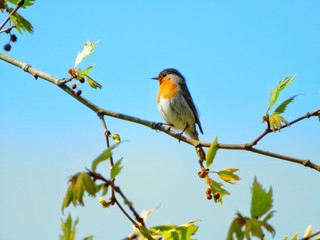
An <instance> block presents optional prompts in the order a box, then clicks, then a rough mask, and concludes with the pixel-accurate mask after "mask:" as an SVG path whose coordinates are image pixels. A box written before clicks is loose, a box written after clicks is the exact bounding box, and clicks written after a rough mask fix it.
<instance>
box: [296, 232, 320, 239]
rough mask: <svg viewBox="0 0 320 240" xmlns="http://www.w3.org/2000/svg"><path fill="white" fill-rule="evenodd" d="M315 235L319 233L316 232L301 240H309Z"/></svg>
mask: <svg viewBox="0 0 320 240" xmlns="http://www.w3.org/2000/svg"><path fill="white" fill-rule="evenodd" d="M317 235H320V231H317V232H314V233H311V234H310V235H308V236H306V237H303V238H302V239H301V240H309V239H311V238H313V237H315V236H317Z"/></svg>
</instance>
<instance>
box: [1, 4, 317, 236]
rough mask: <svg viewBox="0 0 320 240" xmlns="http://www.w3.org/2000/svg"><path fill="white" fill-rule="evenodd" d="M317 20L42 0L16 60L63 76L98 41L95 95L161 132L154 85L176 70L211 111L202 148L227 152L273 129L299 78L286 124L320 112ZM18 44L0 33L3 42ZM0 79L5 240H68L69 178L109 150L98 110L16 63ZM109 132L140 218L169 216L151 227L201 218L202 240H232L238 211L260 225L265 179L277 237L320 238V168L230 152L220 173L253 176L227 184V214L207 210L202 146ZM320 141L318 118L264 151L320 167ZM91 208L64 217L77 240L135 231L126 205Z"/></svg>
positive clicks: (309, 8) (139, 129) (267, 142)
mask: <svg viewBox="0 0 320 240" xmlns="http://www.w3.org/2000/svg"><path fill="white" fill-rule="evenodd" d="M319 9H320V2H319V1H316V0H310V1H287V0H286V1H274V0H272V1H198V2H197V3H196V4H195V3H194V1H134V2H133V1H101V3H93V2H92V3H91V2H90V4H88V1H64V2H62V1H60V2H59V1H58V2H57V1H37V2H36V4H35V5H34V6H33V7H30V8H29V9H27V10H23V11H21V14H22V15H24V16H25V17H26V18H27V19H28V20H29V21H30V22H32V24H33V26H34V28H35V33H34V35H32V36H31V35H29V34H26V33H25V34H23V35H22V36H20V35H18V42H17V43H15V44H14V46H13V48H12V51H11V52H10V53H8V55H10V56H12V57H15V58H17V59H19V60H21V61H24V62H27V63H29V64H31V65H32V66H33V67H35V68H36V69H39V70H41V71H44V72H47V73H49V74H51V75H54V76H56V77H59V78H62V77H66V76H67V69H68V68H70V67H73V64H74V59H75V57H76V55H77V52H78V51H79V50H80V49H81V45H82V44H83V43H84V42H86V41H87V40H91V41H95V40H99V41H100V43H99V44H98V46H97V48H96V51H95V52H94V54H93V55H92V56H90V57H89V58H88V59H86V61H85V62H84V63H83V65H81V66H82V67H83V68H84V67H86V66H89V65H91V64H94V63H95V64H96V66H95V68H94V70H93V71H92V73H91V77H93V78H94V79H95V80H97V81H98V82H100V83H101V84H102V85H103V89H102V90H94V89H91V88H89V87H88V86H86V85H83V86H81V88H82V91H83V96H84V97H86V98H88V99H90V100H91V101H92V102H94V103H96V104H97V105H99V106H101V107H104V108H106V109H109V110H114V111H117V112H121V113H125V114H129V115H133V116H137V117H140V118H143V119H147V120H151V121H156V122H159V121H162V119H161V116H160V114H159V113H158V111H157V107H156V103H155V99H156V95H157V88H158V85H157V83H156V82H154V81H152V80H151V77H154V76H156V75H157V74H158V73H159V71H161V70H162V69H164V68H167V67H174V68H177V69H179V70H180V71H181V72H182V74H184V76H185V77H186V78H187V81H188V85H189V89H190V91H191V94H192V96H193V99H194V101H195V103H196V105H197V108H198V109H199V112H200V119H201V122H202V127H203V129H204V132H205V134H204V135H202V136H201V140H203V141H212V140H213V139H214V137H215V136H216V135H217V136H218V137H219V141H220V142H221V143H245V142H249V141H251V140H252V139H254V138H255V137H256V136H258V135H259V134H260V133H261V132H262V131H263V130H264V127H265V126H264V125H263V124H262V123H261V117H262V116H263V115H264V114H265V111H266V108H267V105H268V97H269V92H270V89H271V88H273V87H274V86H275V85H276V84H277V82H278V81H279V80H281V79H283V78H284V77H285V76H287V75H292V74H295V73H296V74H297V78H296V79H295V81H294V82H293V83H292V85H291V86H290V87H289V88H288V89H287V90H286V91H285V92H283V94H282V95H281V96H280V101H281V100H284V99H286V98H288V97H290V96H292V95H295V94H303V95H302V96H299V97H298V98H297V99H296V100H295V102H294V103H293V104H292V105H290V106H289V107H288V109H287V112H286V114H285V115H284V117H285V118H287V119H288V120H293V119H295V118H297V117H300V116H302V115H303V114H305V113H306V112H308V111H313V110H316V109H318V108H319V100H320V96H319V88H320V87H319V86H320V84H319V55H320V45H319V42H320V18H319ZM2 19H4V15H2ZM0 21H1V20H0ZM7 40H8V39H7V36H6V35H4V34H1V38H0V45H1V46H2V45H3V44H5V43H6V41H7ZM1 51H2V50H1ZM0 71H1V76H0V80H1V87H0V89H1V94H0V109H1V118H0V126H1V127H0V146H1V151H0V189H1V197H0V212H1V215H0V239H1V240H15V239H33V240H37V239H58V234H59V233H60V219H61V218H62V217H63V215H62V213H61V211H60V209H61V203H62V199H63V196H64V193H65V190H66V188H67V184H66V183H67V179H68V176H70V175H72V174H74V173H76V172H79V171H84V169H85V167H90V165H91V161H92V160H93V159H94V158H95V157H96V156H97V155H98V154H99V153H100V152H101V151H102V150H103V149H104V136H103V131H102V127H101V125H100V122H99V120H98V118H97V117H96V115H95V114H94V113H93V112H91V111H90V110H88V109H87V108H85V107H84V106H83V105H81V104H80V103H78V102H77V101H75V100H74V99H73V98H71V97H70V96H69V95H67V94H65V93H64V92H63V91H61V90H60V89H59V88H57V87H56V86H54V85H52V84H50V83H48V82H45V81H43V80H37V81H35V80H34V79H33V78H32V77H31V76H30V75H28V74H26V73H24V72H23V71H22V70H19V69H17V68H15V67H13V66H10V65H8V64H6V63H4V62H0ZM107 124H108V126H109V128H110V130H111V131H112V132H114V133H119V134H120V135H121V137H122V139H126V140H129V141H127V142H126V143H124V144H123V145H122V146H121V147H120V148H119V149H117V150H116V151H115V158H116V159H117V158H120V157H124V160H123V165H124V169H123V172H122V174H121V175H120V176H119V178H118V180H117V183H118V184H119V185H120V186H121V188H122V190H123V191H124V192H125V193H126V195H127V196H128V198H129V199H130V200H131V201H132V202H133V203H134V206H135V207H136V209H137V210H138V211H139V212H141V211H142V210H143V209H150V208H154V207H157V206H160V208H159V209H158V210H157V211H156V212H155V213H153V214H152V215H151V216H150V217H149V220H148V222H147V225H148V226H153V225H159V224H164V223H175V224H183V223H185V222H189V221H191V220H201V222H199V223H198V224H199V226H200V229H199V230H198V234H197V237H198V239H224V238H225V237H226V234H227V231H228V228H229V225H230V223H231V221H232V219H233V218H234V216H235V213H236V211H240V212H241V213H243V214H244V215H249V212H250V209H249V206H250V187H251V184H252V181H253V179H254V176H257V178H258V181H259V182H261V183H262V184H263V186H264V187H265V188H269V187H270V186H272V188H273V192H274V199H275V201H274V209H275V210H276V211H277V212H276V214H275V216H274V218H272V220H271V222H270V223H271V224H272V225H273V226H274V228H275V230H276V234H277V235H276V239H280V238H282V237H283V236H284V235H286V234H289V235H293V234H294V233H295V232H296V231H298V232H299V233H300V236H302V234H303V232H304V230H305V228H306V227H307V226H308V225H309V224H312V225H313V226H314V228H315V229H317V230H319V229H320V222H319V214H320V205H319V200H320V191H319V179H320V174H319V173H318V172H316V171H314V170H311V169H307V168H303V167H302V166H300V165H296V164H292V163H288V162H284V161H279V160H277V159H272V158H267V157H263V156H259V155H255V154H250V153H245V152H239V151H219V152H218V155H217V158H216V160H215V163H214V165H213V170H221V169H223V168H228V167H233V168H239V169H240V171H239V175H240V177H241V179H242V180H241V181H240V182H239V183H237V184H235V185H231V186H230V185H227V184H226V185H225V187H226V188H227V190H228V191H230V192H231V196H229V197H226V198H224V204H223V205H222V206H220V205H216V204H214V203H213V202H211V201H207V200H206V199H205V194H204V191H205V188H206V186H205V184H204V182H203V181H202V180H201V179H199V178H198V176H197V172H198V163H197V161H196V159H195V158H196V157H195V154H194V149H193V148H191V147H190V146H188V145H186V144H183V143H180V144H179V143H178V141H176V140H175V139H171V138H170V137H168V136H167V135H165V134H164V133H157V132H156V131H153V130H151V129H148V128H145V127H143V126H139V125H136V124H133V123H130V122H125V121H121V120H117V119H111V118H107ZM319 130H320V124H319V122H317V119H316V118H313V119H309V120H306V121H303V122H301V123H299V124H296V125H294V126H292V127H290V128H287V129H285V130H283V131H281V133H275V134H270V135H269V136H267V137H266V138H265V139H263V141H261V143H260V144H259V146H258V147H260V148H263V149H266V150H269V151H274V152H278V153H282V154H286V155H290V156H295V157H300V158H306V159H310V160H312V161H314V162H315V163H317V164H320V159H319V155H320V154H319ZM103 167H105V169H108V167H107V165H104V166H103ZM103 167H101V168H100V170H101V172H103V171H104V172H107V170H104V169H103ZM85 203H86V207H85V208H83V207H77V208H73V207H70V208H69V209H66V211H65V213H68V212H69V211H70V212H71V213H72V215H73V216H74V217H79V218H80V223H79V225H78V238H77V239H81V238H82V237H85V236H87V235H90V234H93V235H95V236H96V238H95V239H97V240H99V239H106V238H107V239H121V238H123V237H125V236H126V235H128V234H129V233H130V232H131V230H132V228H131V224H130V222H129V221H128V220H127V219H126V218H125V217H124V216H123V215H122V214H121V213H120V211H119V209H117V208H116V207H114V208H111V209H101V208H100V206H99V204H98V201H97V199H90V198H86V199H85ZM267 238H268V239H270V238H271V236H270V235H267Z"/></svg>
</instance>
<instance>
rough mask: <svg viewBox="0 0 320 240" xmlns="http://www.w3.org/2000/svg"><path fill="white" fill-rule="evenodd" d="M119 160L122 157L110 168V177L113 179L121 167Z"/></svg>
mask: <svg viewBox="0 0 320 240" xmlns="http://www.w3.org/2000/svg"><path fill="white" fill-rule="evenodd" d="M121 161H122V158H121V159H120V160H118V161H117V162H116V163H115V164H114V165H113V167H112V168H111V179H114V178H115V177H116V176H117V175H118V174H119V173H120V171H121V169H122V166H121Z"/></svg>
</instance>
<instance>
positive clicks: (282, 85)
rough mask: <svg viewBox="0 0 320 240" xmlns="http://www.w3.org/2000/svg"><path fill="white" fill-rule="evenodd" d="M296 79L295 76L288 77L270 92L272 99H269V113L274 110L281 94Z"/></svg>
mask: <svg viewBox="0 0 320 240" xmlns="http://www.w3.org/2000/svg"><path fill="white" fill-rule="evenodd" d="M295 77H296V75H293V76H292V77H290V76H288V77H285V78H284V79H283V80H281V81H280V82H279V83H278V85H277V86H276V87H275V88H274V89H273V90H271V92H270V99H269V106H268V109H267V113H268V112H269V110H270V109H271V108H272V106H273V105H274V104H275V102H276V101H277V99H278V97H279V94H280V92H281V91H282V90H283V89H285V88H286V87H287V86H288V85H289V84H290V83H291V82H292V81H293V79H294V78H295Z"/></svg>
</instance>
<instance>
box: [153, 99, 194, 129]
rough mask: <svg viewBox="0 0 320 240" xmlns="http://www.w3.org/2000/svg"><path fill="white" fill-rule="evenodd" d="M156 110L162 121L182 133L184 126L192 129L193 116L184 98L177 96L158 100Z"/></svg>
mask: <svg viewBox="0 0 320 240" xmlns="http://www.w3.org/2000/svg"><path fill="white" fill-rule="evenodd" d="M158 109H159V112H160V114H161V115H162V117H163V119H164V120H165V121H166V122H167V123H168V124H172V125H173V126H174V128H175V129H177V130H181V131H183V130H184V129H185V128H186V126H188V127H189V128H192V129H193V128H194V125H195V116H194V114H193V112H192V109H191V108H190V107H189V105H188V103H187V101H186V100H185V98H184V97H183V96H181V95H179V94H178V95H177V96H176V97H174V98H171V99H168V98H165V99H164V98H160V102H159V104H158Z"/></svg>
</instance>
